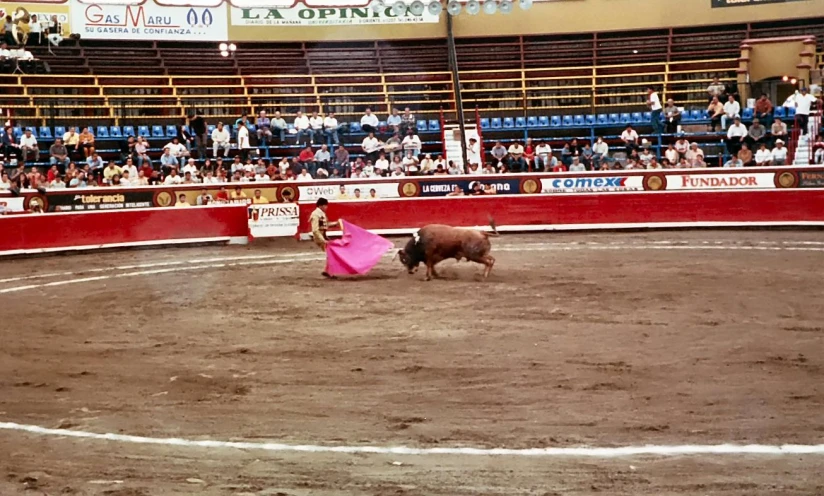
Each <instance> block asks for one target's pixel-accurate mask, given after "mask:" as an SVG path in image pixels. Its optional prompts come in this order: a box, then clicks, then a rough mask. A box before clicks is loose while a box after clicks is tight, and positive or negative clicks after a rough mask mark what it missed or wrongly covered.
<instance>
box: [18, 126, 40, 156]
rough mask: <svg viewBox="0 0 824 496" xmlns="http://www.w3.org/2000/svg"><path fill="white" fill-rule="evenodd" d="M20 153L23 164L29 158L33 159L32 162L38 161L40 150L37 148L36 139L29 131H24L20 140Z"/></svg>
mask: <svg viewBox="0 0 824 496" xmlns="http://www.w3.org/2000/svg"><path fill="white" fill-rule="evenodd" d="M20 151H21V154H22V157H23V162H28V161H29V159H30V158H33V159H34V162H38V161H40V148H38V147H37V138H35V137H34V135H33V134H32V133H31V129H26V131H25V133H24V134H23V136H22V137H21V138H20Z"/></svg>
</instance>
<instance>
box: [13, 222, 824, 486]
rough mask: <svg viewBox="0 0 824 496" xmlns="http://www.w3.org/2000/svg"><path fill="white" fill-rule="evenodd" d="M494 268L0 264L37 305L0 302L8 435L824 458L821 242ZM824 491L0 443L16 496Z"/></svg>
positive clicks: (695, 466) (651, 460)
mask: <svg viewBox="0 0 824 496" xmlns="http://www.w3.org/2000/svg"><path fill="white" fill-rule="evenodd" d="M402 241H403V240H401V239H399V240H397V242H398V243H399V244H400V243H401V242H402ZM494 244H495V247H494V248H493V253H494V254H495V255H496V257H497V259H498V263H497V265H496V267H495V270H494V271H493V273H492V276H491V277H490V279H489V280H487V281H482V280H481V279H480V277H479V274H480V270H481V269H480V267H478V266H474V265H470V264H468V263H461V264H456V263H454V262H453V263H444V266H443V268H442V270H441V272H442V274H443V276H444V277H445V279H443V280H436V281H432V282H424V281H423V273H422V272H419V273H418V274H416V275H413V276H409V275H407V274H406V273H405V272H404V271H403V270H402V268H401V267H400V264H398V263H397V262H395V264H392V263H391V262H390V261H389V259H387V260H385V261H384V262H382V263H381V264H380V265H379V266H378V267H377V268H376V269H375V270H374V271H373V272H372V273H371V274H370V275H369V276H367V277H364V278H360V279H357V280H342V281H326V280H324V279H322V278H321V277H320V275H319V273H320V271H321V270H322V261H319V260H314V258H315V257H317V256H318V255H319V252H317V251H315V250H313V249H312V247H311V246H310V245H309V244H307V243H300V244H298V243H295V242H294V241H291V240H289V241H276V242H262V243H256V244H254V245H252V246H250V247H199V248H190V249H162V250H139V251H136V250H133V251H124V252H113V253H105V254H100V253H98V254H89V255H73V256H62V257H49V258H39V259H27V260H13V261H2V262H0V279H2V280H3V281H2V282H0V290H2V289H3V288H10V287H17V286H28V285H30V286H35V287H31V288H28V289H26V290H24V291H16V292H9V293H5V294H0V322H3V324H2V325H0V329H1V330H0V342H2V346H0V422H17V423H21V424H33V425H40V426H43V427H50V428H58V427H60V428H66V429H73V430H82V431H90V432H99V433H105V432H113V433H123V434H131V435H140V436H152V437H172V436H177V437H185V438H188V439H216V440H246V441H260V442H263V441H276V442H283V443H290V444H302V443H306V444H317V445H324V446H349V445H353V446H361V445H372V446H399V445H405V446H413V447H422V448H429V447H462V446H468V447H479V448H496V447H505V448H535V447H565V446H603V447H612V446H627V445H643V444H657V445H680V444H720V443H726V442H731V443H741V444H747V443H761V444H783V443H799V444H821V443H824V414H822V413H821V412H822V406H824V386H822V383H821V378H822V372H824V356H822V351H824V323H822V322H824V321H822V317H821V316H822V315H824V302H822V298H821V296H822V293H821V277H822V269H821V267H822V263H824V233H821V232H816V231H806V232H794V231H772V232H758V231H696V232H686V233H685V232H657V233H619V234H616V233H612V234H600V235H586V234H558V235H529V236H527V235H522V236H515V235H506V236H504V237H502V238H500V239H498V240H495V243H494ZM296 252H298V253H297V254H295V253H296ZM209 259H221V260H211V261H204V260H209ZM285 260H286V262H284V261H285ZM288 260H291V261H288ZM274 262H278V263H274ZM281 262H283V263H281ZM231 263H238V264H241V265H234V266H227V264H231ZM219 264H222V265H223V266H222V267H211V268H205V267H206V266H212V265H219ZM139 265H155V266H156V268H164V269H168V270H166V271H164V272H160V273H151V274H139V275H138V274H135V272H141V271H145V270H149V269H150V268H149V267H146V268H130V267H133V266H139ZM67 273H70V274H67ZM55 274H59V275H55ZM36 275H46V277H37V278H32V277H31V276H36ZM23 277H28V279H19V280H11V279H15V278H23ZM86 278H89V279H94V280H86V281H83V282H77V283H71V284H59V285H57V284H54V285H51V286H45V287H44V286H42V284H44V283H54V282H58V281H68V280H76V279H86ZM822 474H824V455H804V456H798V455H796V456H787V455H785V456H740V455H727V456H678V457H652V456H635V457H624V458H614V459H599V458H575V457H532V458H529V457H515V456H466V455H416V456H411V455H364V454H333V453H294V452H268V451H258V450H237V449H230V448H195V447H167V446H154V445H152V446H149V445H135V444H127V443H119V442H113V441H96V440H83V439H70V438H63V437H55V436H39V435H34V434H28V433H23V432H19V431H9V430H0V495H4V496H5V495H12V494H49V495H51V494H79V495H86V494H88V495H98V494H106V495H117V496H138V495H141V496H145V495H167V494H204V495H224V494H256V495H275V494H280V495H291V496H297V495H394V494H403V495H413V494H420V495H430V494H431V495H480V494H499V495H517V494H535V495H554V494H593V493H601V494H614V495H624V494H626V495H636V494H649V495H653V494H654V495H667V494H702V495H720V494H725V495H726V494H730V495H732V494H748V495H760V494H782V495H796V494H798V495H801V494H804V495H809V494H821V493H824V475H822Z"/></svg>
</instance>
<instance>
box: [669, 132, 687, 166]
mask: <svg viewBox="0 0 824 496" xmlns="http://www.w3.org/2000/svg"><path fill="white" fill-rule="evenodd" d="M689 149H690V142H689V141H687V138H684V137H683V136H682V137H680V138H678V141H676V142H675V151H676V152H678V156H679V158H680V157H683V156H684V154H685V153H687V151H688V150H689ZM671 162H672V163H673V164H674V163H676V161H675V160H672V161H671Z"/></svg>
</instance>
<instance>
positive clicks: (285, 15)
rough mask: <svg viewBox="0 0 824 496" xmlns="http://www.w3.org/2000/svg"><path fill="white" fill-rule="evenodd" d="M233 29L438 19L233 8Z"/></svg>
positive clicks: (365, 10)
mask: <svg viewBox="0 0 824 496" xmlns="http://www.w3.org/2000/svg"><path fill="white" fill-rule="evenodd" d="M231 10H232V25H233V26H332V25H347V24H348V25H366V24H421V23H437V22H438V20H439V16H435V15H432V14H430V13H429V12H427V11H424V12H423V14H421V15H414V14H412V13H411V12H409V9H408V8H407V10H406V12H405V13H404V14H403V15H397V14H395V13H394V12H392V9H391V8H389V7H387V8H384V9H382V10H380V11H378V12H375V11H373V10H372V9H371V8H369V7H361V8H310V7H307V6H306V5H304V4H302V3H298V4H296V5H295V6H294V7H282V8H234V7H233V8H232V9H231Z"/></svg>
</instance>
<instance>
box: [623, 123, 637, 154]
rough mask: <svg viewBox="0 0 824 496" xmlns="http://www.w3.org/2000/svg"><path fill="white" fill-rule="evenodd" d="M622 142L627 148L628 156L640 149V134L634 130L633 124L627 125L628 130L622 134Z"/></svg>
mask: <svg viewBox="0 0 824 496" xmlns="http://www.w3.org/2000/svg"><path fill="white" fill-rule="evenodd" d="M621 141H623V142H624V146H626V149H627V155H629V154H630V153H632V151H633V150H636V149H638V133H636V132H635V129H632V124H627V128H626V129H624V132H623V133H621Z"/></svg>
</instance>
